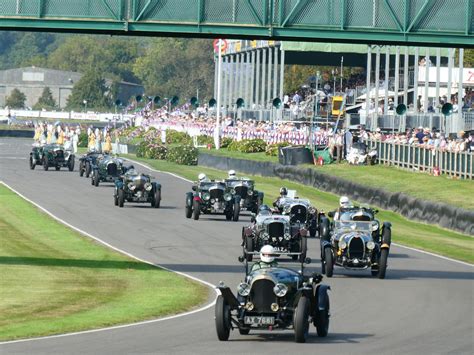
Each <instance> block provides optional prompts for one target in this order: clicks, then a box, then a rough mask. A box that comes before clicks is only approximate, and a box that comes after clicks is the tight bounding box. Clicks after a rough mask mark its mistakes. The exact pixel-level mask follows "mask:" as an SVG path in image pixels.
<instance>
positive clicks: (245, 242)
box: [242, 205, 309, 261]
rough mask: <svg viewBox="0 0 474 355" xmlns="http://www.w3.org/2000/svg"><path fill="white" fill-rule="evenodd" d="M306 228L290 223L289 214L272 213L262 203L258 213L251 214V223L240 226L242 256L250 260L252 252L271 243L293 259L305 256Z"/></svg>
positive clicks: (306, 249)
mask: <svg viewBox="0 0 474 355" xmlns="http://www.w3.org/2000/svg"><path fill="white" fill-rule="evenodd" d="M308 234H309V233H308V230H307V229H306V227H305V226H304V225H299V224H292V223H291V221H290V216H284V215H279V214H273V213H272V211H271V209H270V208H269V207H268V206H267V205H262V206H261V207H260V210H259V214H258V215H256V216H252V223H251V224H250V225H249V226H247V227H243V228H242V247H243V256H244V258H246V259H247V260H248V261H252V257H253V253H254V252H255V251H258V250H260V248H261V247H262V246H264V245H271V246H273V247H274V248H275V249H276V250H278V251H280V252H282V253H285V254H287V255H289V256H291V258H292V259H293V260H297V259H298V257H300V258H301V260H304V259H305V258H306V253H307V251H308V246H307V245H308V244H307V243H308V241H307V237H308Z"/></svg>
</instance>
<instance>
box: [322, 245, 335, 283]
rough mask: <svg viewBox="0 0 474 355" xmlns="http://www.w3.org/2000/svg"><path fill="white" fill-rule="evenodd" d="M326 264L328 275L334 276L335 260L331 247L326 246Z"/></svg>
mask: <svg viewBox="0 0 474 355" xmlns="http://www.w3.org/2000/svg"><path fill="white" fill-rule="evenodd" d="M324 264H325V265H324V266H325V269H326V276H327V277H332V274H333V272H334V262H333V256H332V251H331V248H324Z"/></svg>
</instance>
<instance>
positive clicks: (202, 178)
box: [198, 173, 206, 182]
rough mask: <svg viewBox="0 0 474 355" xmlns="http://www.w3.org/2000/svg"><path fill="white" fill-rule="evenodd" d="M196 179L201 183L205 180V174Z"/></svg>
mask: <svg viewBox="0 0 474 355" xmlns="http://www.w3.org/2000/svg"><path fill="white" fill-rule="evenodd" d="M198 179H199V182H202V181H204V180H206V174H204V173H201V174H199V175H198Z"/></svg>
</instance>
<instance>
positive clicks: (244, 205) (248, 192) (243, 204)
mask: <svg viewBox="0 0 474 355" xmlns="http://www.w3.org/2000/svg"><path fill="white" fill-rule="evenodd" d="M225 184H226V186H227V191H228V192H230V193H231V194H232V195H233V196H237V195H238V196H240V210H241V211H242V210H246V211H251V212H253V213H257V212H258V207H259V206H260V205H261V204H262V203H263V196H264V194H263V192H259V191H257V190H255V181H253V180H250V179H245V178H235V179H226V180H225Z"/></svg>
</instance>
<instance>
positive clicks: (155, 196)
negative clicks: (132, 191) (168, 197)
mask: <svg viewBox="0 0 474 355" xmlns="http://www.w3.org/2000/svg"><path fill="white" fill-rule="evenodd" d="M160 203H161V190H158V189H156V190H155V193H154V194H153V207H155V208H160Z"/></svg>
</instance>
